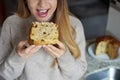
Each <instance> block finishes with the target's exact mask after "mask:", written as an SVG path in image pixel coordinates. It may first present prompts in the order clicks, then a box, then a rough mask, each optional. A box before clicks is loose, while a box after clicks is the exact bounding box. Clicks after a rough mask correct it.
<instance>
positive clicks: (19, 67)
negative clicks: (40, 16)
mask: <svg viewBox="0 0 120 80" xmlns="http://www.w3.org/2000/svg"><path fill="white" fill-rule="evenodd" d="M32 21H34V19H33V18H32V17H30V18H27V19H21V18H20V17H18V16H17V15H12V16H10V17H8V18H7V19H6V20H5V22H4V24H3V27H2V32H1V36H0V75H1V76H2V77H3V78H4V79H5V80H79V79H80V78H81V76H83V74H84V73H85V71H86V69H87V63H86V58H85V46H86V42H85V36H84V30H83V27H82V24H81V22H80V21H79V20H78V19H77V18H75V17H72V16H70V21H71V24H72V26H73V27H74V28H75V30H76V32H77V36H76V42H77V44H78V46H79V48H80V50H81V57H80V58H78V59H77V60H75V59H74V58H73V56H72V55H71V54H70V52H69V50H67V52H66V53H65V54H64V55H63V56H62V57H60V58H58V59H57V60H58V65H56V66H55V67H51V64H52V63H53V58H52V57H51V56H50V55H49V54H48V53H46V52H45V51H44V49H43V48H41V49H40V50H39V51H38V52H37V53H35V54H34V55H33V56H31V57H30V58H29V59H27V60H23V59H22V58H21V57H20V56H19V55H18V54H17V53H16V51H15V49H14V48H15V47H16V45H17V44H18V43H19V42H20V41H21V40H26V39H28V35H29V28H30V24H31V22H32Z"/></svg>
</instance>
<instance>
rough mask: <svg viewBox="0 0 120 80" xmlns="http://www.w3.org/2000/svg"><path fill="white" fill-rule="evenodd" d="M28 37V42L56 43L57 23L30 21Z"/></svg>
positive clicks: (38, 43)
mask: <svg viewBox="0 0 120 80" xmlns="http://www.w3.org/2000/svg"><path fill="white" fill-rule="evenodd" d="M29 38H30V40H29V42H30V44H35V45H46V44H56V42H57V41H58V30H57V25H56V24H54V23H52V22H32V26H31V29H30V36H29Z"/></svg>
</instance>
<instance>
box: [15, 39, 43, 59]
mask: <svg viewBox="0 0 120 80" xmlns="http://www.w3.org/2000/svg"><path fill="white" fill-rule="evenodd" d="M27 44H28V41H27V40H26V41H21V42H20V43H19V44H18V45H17V48H16V51H17V53H18V55H19V56H20V57H22V58H23V59H27V58H29V57H30V56H32V55H33V54H34V53H36V52H37V51H38V50H39V49H40V48H41V46H36V45H30V46H28V47H25V46H26V45H27Z"/></svg>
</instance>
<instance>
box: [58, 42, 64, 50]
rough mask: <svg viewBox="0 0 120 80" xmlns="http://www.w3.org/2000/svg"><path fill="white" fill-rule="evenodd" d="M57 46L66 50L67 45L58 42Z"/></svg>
mask: <svg viewBox="0 0 120 80" xmlns="http://www.w3.org/2000/svg"><path fill="white" fill-rule="evenodd" d="M57 44H58V45H59V48H61V49H65V45H64V44H63V43H62V42H60V41H58V42H57Z"/></svg>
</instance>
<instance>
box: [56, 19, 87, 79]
mask: <svg viewBox="0 0 120 80" xmlns="http://www.w3.org/2000/svg"><path fill="white" fill-rule="evenodd" d="M71 24H72V26H74V28H75V30H76V32H77V35H76V42H77V44H78V46H79V49H80V51H81V56H80V57H79V58H78V59H74V58H73V56H72V55H71V53H70V52H69V50H67V52H66V53H65V54H64V55H63V56H62V57H60V58H59V59H58V63H59V66H60V70H61V75H62V76H63V78H64V79H65V80H79V79H80V78H81V77H82V76H83V75H84V73H85V72H86V70H87V62H86V58H85V47H86V41H85V36H84V30H83V27H82V24H81V22H80V21H79V20H78V19H76V18H74V17H71Z"/></svg>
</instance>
